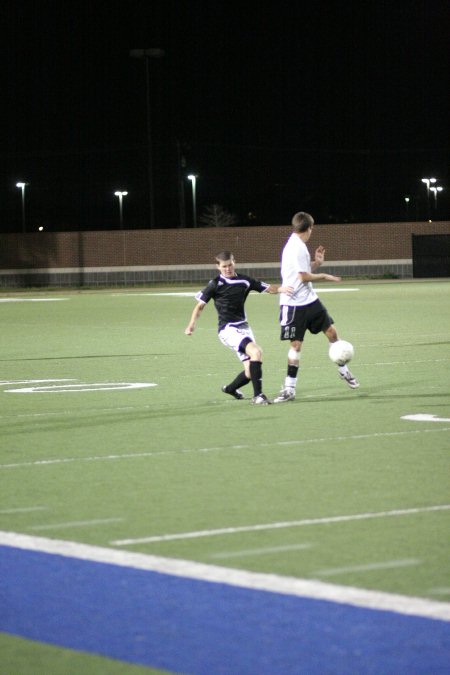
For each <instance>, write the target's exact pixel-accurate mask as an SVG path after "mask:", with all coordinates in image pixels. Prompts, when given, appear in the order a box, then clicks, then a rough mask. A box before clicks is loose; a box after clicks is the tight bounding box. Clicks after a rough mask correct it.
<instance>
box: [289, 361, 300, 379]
mask: <svg viewBox="0 0 450 675" xmlns="http://www.w3.org/2000/svg"><path fill="white" fill-rule="evenodd" d="M298 368H299V367H298V366H291V365H290V364H288V368H287V376H288V377H293V378H296V377H297V373H298Z"/></svg>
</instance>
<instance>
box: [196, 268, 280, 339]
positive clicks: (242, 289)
mask: <svg viewBox="0 0 450 675" xmlns="http://www.w3.org/2000/svg"><path fill="white" fill-rule="evenodd" d="M269 286H270V284H266V283H265V282H264V281H258V280H257V279H252V277H247V276H245V274H236V275H235V276H234V277H231V278H227V277H224V276H222V275H221V274H219V276H218V277H216V278H215V279H211V281H210V282H209V283H208V285H207V286H206V288H204V289H203V290H202V291H200V292H199V293H197V295H196V296H195V298H196V300H198V302H204V303H207V302H209V301H210V300H211V299H213V300H214V306H215V308H216V310H217V314H218V316H219V331H221V330H222V328H223V327H224V326H226V325H227V324H229V323H230V324H232V325H239V324H241V323H246V322H247V316H246V314H245V308H244V305H245V301H246V300H247V296H248V294H249V293H250V291H257V292H258V293H264V291H266V290H267V289H268V288H269Z"/></svg>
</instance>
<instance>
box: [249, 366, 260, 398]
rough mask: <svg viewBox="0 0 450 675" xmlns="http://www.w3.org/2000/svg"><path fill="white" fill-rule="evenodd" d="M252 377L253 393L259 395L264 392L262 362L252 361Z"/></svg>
mask: <svg viewBox="0 0 450 675" xmlns="http://www.w3.org/2000/svg"><path fill="white" fill-rule="evenodd" d="M250 377H251V378H252V384H253V393H254V395H255V396H259V395H260V394H261V392H262V363H261V361H250Z"/></svg>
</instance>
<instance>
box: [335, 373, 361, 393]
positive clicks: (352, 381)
mask: <svg viewBox="0 0 450 675" xmlns="http://www.w3.org/2000/svg"><path fill="white" fill-rule="evenodd" d="M339 377H340V378H341V380H344V382H347V384H348V386H349V387H350V389H357V388H358V387H359V382H358V380H357V379H356V378H354V377H353V375H352V374H351V372H350V371H349V370H348V371H347V372H346V373H341V372H340V373H339Z"/></svg>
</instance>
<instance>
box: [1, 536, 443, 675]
mask: <svg viewBox="0 0 450 675" xmlns="http://www.w3.org/2000/svg"><path fill="white" fill-rule="evenodd" d="M0 584H1V586H0V588H1V606H0V630H2V631H4V632H6V633H11V634H14V635H20V636H23V637H25V638H29V639H33V640H38V641H41V642H47V643H51V644H54V645H59V646H62V647H67V648H71V649H75V650H80V651H85V652H91V653H95V654H100V655H104V656H108V657H111V658H115V659H120V660H123V661H127V662H130V663H135V664H141V665H147V666H152V667H154V668H161V669H165V670H169V671H174V672H183V673H192V674H195V675H197V674H198V675H211V674H212V673H214V675H216V674H217V675H220V674H221V673H227V674H228V675H229V674H230V673H233V675H246V674H248V675H255V673H258V675H265V674H267V675H269V674H270V675H274V674H275V673H277V674H280V673H282V674H283V675H290V674H300V673H301V674H302V675H305V674H308V675H319V674H320V675H324V674H325V673H330V674H331V673H333V674H336V675H340V674H342V675H344V674H345V675H348V673H358V675H366V674H367V675H375V674H376V675H379V674H383V675H386V673H395V674H396V675H403V674H405V675H406V674H408V675H412V674H420V673H423V674H424V675H425V674H426V675H430V673H433V675H439V674H442V675H444V673H445V675H448V673H449V670H450V668H449V664H450V624H449V623H447V622H444V621H438V620H432V619H425V618H420V617H411V616H404V615H401V614H397V613H394V612H384V611H379V610H368V609H363V608H355V607H351V606H348V605H345V604H337V603H333V602H327V601H321V600H313V599H308V598H299V597H293V596H286V595H280V594H277V593H272V592H266V591H255V590H251V589H245V588H237V587H233V586H229V585H226V584H216V583H211V582H204V581H199V580H192V579H186V578H180V577H174V576H170V575H165V574H160V573H157V572H149V571H143V570H137V569H131V568H124V567H118V566H116V565H112V564H106V563H96V562H89V561H85V560H79V559H74V558H67V557H62V556H59V555H51V554H47V553H40V552H34V551H24V550H21V549H15V548H10V547H0Z"/></svg>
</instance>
